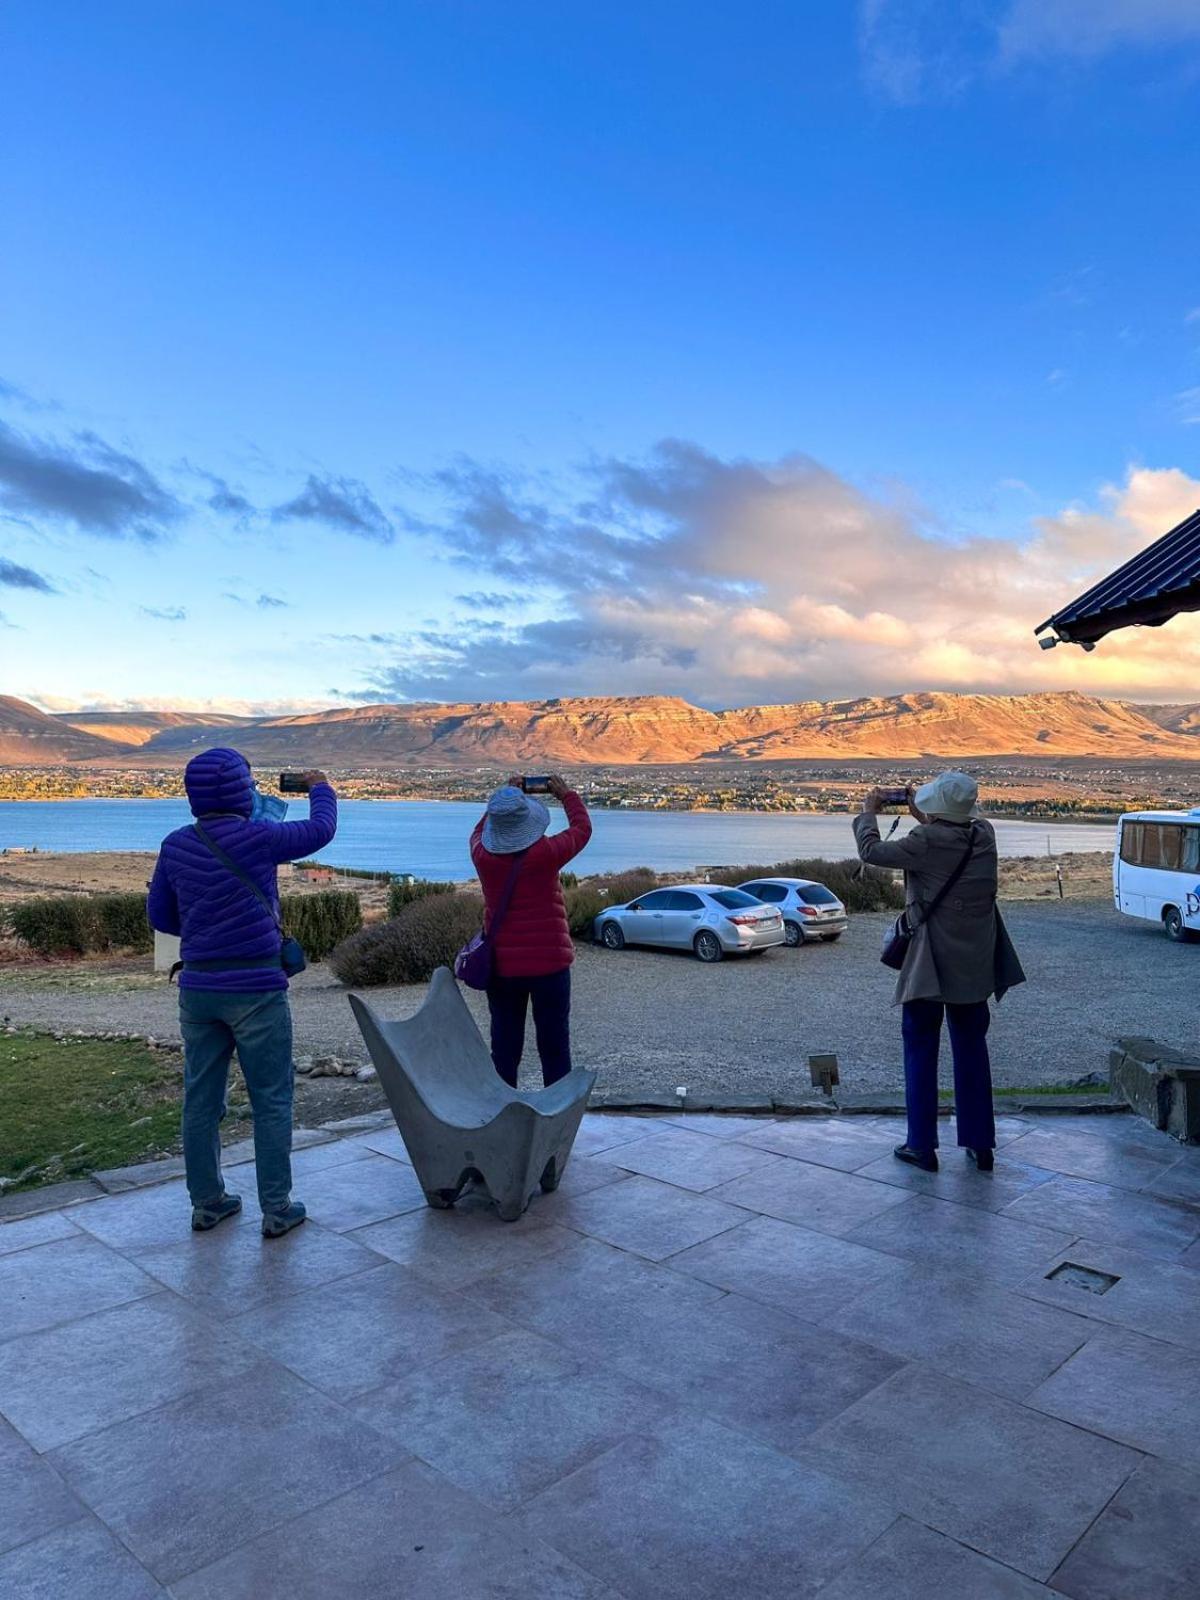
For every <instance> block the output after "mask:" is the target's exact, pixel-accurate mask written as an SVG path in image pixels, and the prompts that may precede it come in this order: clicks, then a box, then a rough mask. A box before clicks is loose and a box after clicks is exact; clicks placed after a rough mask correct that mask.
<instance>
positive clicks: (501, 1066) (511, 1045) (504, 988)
mask: <svg viewBox="0 0 1200 1600" xmlns="http://www.w3.org/2000/svg"><path fill="white" fill-rule="evenodd" d="M487 997H488V1009H489V1010H490V1012H491V1014H492V1061H493V1063H494V1064H495V1068H496V1071H497V1072H498V1073H499V1074H500V1076H501V1077H502V1078H503V1079H504V1081H505V1083H507V1084H510V1085H511V1086H512V1087H513V1088H514V1089H515V1088H516V1087H517V1071H518V1069H519V1067H520V1065H521V1057H522V1055H523V1054H524V1053H525V1013H526V1011H527V1009H528V1007H529V1002H530V1001H531V1000H532V1001H533V1026H534V1031H535V1032H536V1034H537V1047H538V1055H539V1057H540V1058H541V1062H542V1082H543V1083H544V1084H545V1085H546V1087H547V1088H549V1087H550V1085H551V1084H552V1083H557V1082H558V1080H559V1079H560V1078H565V1077H566V1075H567V1073H568V1072H570V1070H571V969H570V967H564V968H563V969H562V971H561V972H548V973H546V975H545V976H544V977H538V978H498V977H493V979H492V981H491V982H490V983H489V984H488V989H487Z"/></svg>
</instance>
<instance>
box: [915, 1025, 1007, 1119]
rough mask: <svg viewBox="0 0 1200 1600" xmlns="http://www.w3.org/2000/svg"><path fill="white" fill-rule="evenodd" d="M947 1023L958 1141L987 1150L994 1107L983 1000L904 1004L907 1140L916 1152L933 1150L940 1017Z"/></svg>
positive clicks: (940, 1027)
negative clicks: (973, 1002) (966, 1002)
mask: <svg viewBox="0 0 1200 1600" xmlns="http://www.w3.org/2000/svg"><path fill="white" fill-rule="evenodd" d="M943 1016H945V1018H946V1020H947V1022H948V1023H949V1025H950V1051H951V1054H952V1055H953V1058H954V1114H955V1117H956V1119H957V1122H958V1142H959V1144H960V1145H966V1146H968V1147H969V1148H970V1149H972V1150H991V1149H992V1148H993V1147H994V1146H995V1143H996V1120H995V1116H994V1114H993V1111H992V1064H991V1061H990V1059H989V1057H988V1047H987V1031H988V1027H989V1025H990V1023H991V1020H992V1018H991V1012H990V1011H989V1010H988V1003H987V1001H986V1000H979V1001H977V1002H976V1003H975V1004H974V1005H966V1006H951V1005H943V1003H942V1002H941V1001H940V1000H906V1001H905V1002H904V1021H903V1024H902V1032H903V1036H904V1094H905V1101H906V1104H907V1106H908V1142H909V1144H910V1145H911V1146H912V1148H913V1149H914V1150H936V1149H937V1142H938V1131H937V1095H938V1071H937V1069H938V1047H939V1045H940V1044H941V1038H942V1017H943Z"/></svg>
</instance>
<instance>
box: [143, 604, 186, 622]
mask: <svg viewBox="0 0 1200 1600" xmlns="http://www.w3.org/2000/svg"><path fill="white" fill-rule="evenodd" d="M138 610H139V611H140V612H141V613H142V615H143V616H144V617H154V618H155V619H156V620H157V621H159V622H186V621H187V610H186V609H185V607H183V606H139V607H138Z"/></svg>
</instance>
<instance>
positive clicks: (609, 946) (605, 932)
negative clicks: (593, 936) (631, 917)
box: [600, 922, 625, 950]
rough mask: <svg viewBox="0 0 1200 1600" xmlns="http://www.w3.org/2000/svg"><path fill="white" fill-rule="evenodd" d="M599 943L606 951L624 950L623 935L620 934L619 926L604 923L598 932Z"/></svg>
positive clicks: (613, 923) (612, 923)
mask: <svg viewBox="0 0 1200 1600" xmlns="http://www.w3.org/2000/svg"><path fill="white" fill-rule="evenodd" d="M600 943H601V944H602V945H603V946H604V948H605V949H606V950H624V948H625V935H624V934H623V933H622V932H621V929H620V926H619V924H617V923H615V922H606V923H605V924H604V927H603V928H602V929H601V931H600Z"/></svg>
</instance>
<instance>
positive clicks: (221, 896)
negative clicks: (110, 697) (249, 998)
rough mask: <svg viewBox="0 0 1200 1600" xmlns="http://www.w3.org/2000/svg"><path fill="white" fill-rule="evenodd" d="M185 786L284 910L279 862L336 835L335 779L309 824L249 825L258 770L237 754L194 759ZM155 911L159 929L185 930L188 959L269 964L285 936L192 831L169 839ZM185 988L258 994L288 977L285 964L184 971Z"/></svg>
mask: <svg viewBox="0 0 1200 1600" xmlns="http://www.w3.org/2000/svg"><path fill="white" fill-rule="evenodd" d="M183 781H184V787H185V788H186V789H187V797H188V801H189V803H190V804H191V808H192V815H193V816H194V817H198V818H199V819H200V820H201V821H202V822H203V824H204V830H205V832H206V833H208V834H209V835H210V836H211V837H212V838H213V839H215V840H216V842H217V843H218V844H219V845H220V846H221V848H222V850H224V851H225V853H226V854H227V855H230V856H232V857H233V859H234V860H235V861H236V862H237V864H238V866H239V867H241V868H242V870H243V871H244V872H246V873H248V874H249V876H250V877H251V878H253V880H254V882H255V883H256V884H257V885H258V886H259V888H260V889H261V890H262V892H263V893H264V894H265V895H266V897H267V899H268V900H269V901H271V903H272V904H273V905H278V904H279V887H278V884H277V882H276V874H275V868H276V866H277V865H278V864H279V862H281V861H299V860H301V859H303V858H304V857H305V856H310V855H312V854H313V853H314V851H317V850H320V849H322V848H323V847H324V846H325V845H327V844H328V843H329V841H330V840H331V839H332V838H333V836H334V834H335V833H336V832H337V796H336V795H335V794H334V792H333V790H332V788H331V787H330V786H329V784H327V783H318V784H316V785H315V786H314V788H313V791H312V794H311V795H310V796H309V817H308V820H307V821H306V822H251V821H250V820H249V819H250V810H251V806H252V804H253V787H252V784H251V779H250V768H249V766H248V765H247V763H246V758H245V757H244V756H242V755H239V753H238V752H237V751H236V750H205V751H204V752H203V753H202V754H200V755H198V756H193V757H192V759H191V760H190V761H189V762H188V764H187V771H186V773H185V774H184V780H183ZM147 911H148V913H149V917H150V925H151V927H154V928H157V929H158V930H159V931H160V932H161V933H178V934H182V936H183V959H184V961H185V962H188V961H216V960H221V959H223V958H225V957H228V958H229V959H230V960H233V961H239V962H240V961H251V960H254V959H255V958H261V959H262V961H263V962H264V963H269V962H271V960H272V958H273V957H274V956H276V955H277V954H278V952H279V932H278V929H277V928H276V926H275V922H274V919H273V918H272V917H271V916H269V915H268V913H267V909H266V907H265V906H264V905H263V904H262V903H261V901H260V900H259V899H258V897H257V895H254V894H252V893H251V892H250V890H249V888H248V887H247V886H246V884H244V883H243V882H242V881H241V879H240V878H236V877H235V876H234V875H233V873H232V872H230V870H229V868H228V867H227V866H225V865H224V864H223V863H222V862H220V861H218V860H217V858H216V856H214V855H213V853H212V851H211V850H210V849H209V848H208V846H207V845H206V844H205V843H204V840H203V839H201V837H200V835H199V834H198V833H197V832H196V830H195V829H194V828H191V827H188V828H177V829H176V830H175V832H174V833H169V834H168V835H167V837H166V838H165V839H164V840H163V842H162V849H161V850H160V851H159V854H158V864H157V866H156V867H155V869H154V878H153V880H152V882H151V884H150V896H149V900H148V902H147ZM179 987H180V988H181V989H219V990H220V991H221V992H222V993H224V994H257V993H259V992H261V991H262V990H264V989H286V988H287V978H286V976H285V975H284V971H283V968H282V967H281V966H272V965H264V966H262V967H241V968H234V969H232V970H230V971H226V972H221V971H213V972H188V971H186V970H185V971H184V972H182V973H181V974H180V977H179Z"/></svg>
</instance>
